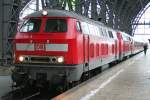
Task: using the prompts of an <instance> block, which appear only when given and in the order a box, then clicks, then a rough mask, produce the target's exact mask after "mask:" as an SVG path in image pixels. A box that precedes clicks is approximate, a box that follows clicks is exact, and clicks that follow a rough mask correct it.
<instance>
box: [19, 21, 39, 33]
mask: <svg viewBox="0 0 150 100" xmlns="http://www.w3.org/2000/svg"><path fill="white" fill-rule="evenodd" d="M40 26H41V19H29V20H26V21H25V22H24V23H23V25H22V26H21V28H20V32H39V30H40Z"/></svg>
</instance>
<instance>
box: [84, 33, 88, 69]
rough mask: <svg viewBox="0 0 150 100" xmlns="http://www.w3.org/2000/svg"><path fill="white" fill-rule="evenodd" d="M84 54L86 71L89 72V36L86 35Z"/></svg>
mask: <svg viewBox="0 0 150 100" xmlns="http://www.w3.org/2000/svg"><path fill="white" fill-rule="evenodd" d="M83 48H84V49H83V52H84V53H83V54H84V63H85V66H84V71H88V70H89V35H86V34H84V36H83Z"/></svg>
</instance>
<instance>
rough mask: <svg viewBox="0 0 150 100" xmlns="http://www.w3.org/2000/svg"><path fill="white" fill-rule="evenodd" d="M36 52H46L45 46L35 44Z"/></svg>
mask: <svg viewBox="0 0 150 100" xmlns="http://www.w3.org/2000/svg"><path fill="white" fill-rule="evenodd" d="M35 50H37V51H44V50H45V44H39V43H37V44H35Z"/></svg>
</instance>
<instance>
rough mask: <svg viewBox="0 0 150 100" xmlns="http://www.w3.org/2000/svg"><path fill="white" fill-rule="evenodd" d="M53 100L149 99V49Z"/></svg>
mask: <svg viewBox="0 0 150 100" xmlns="http://www.w3.org/2000/svg"><path fill="white" fill-rule="evenodd" d="M52 100H150V50H148V51H147V55H144V52H141V53H139V54H137V55H135V56H133V57H131V58H129V59H127V60H125V61H123V62H121V63H119V64H117V65H115V66H113V67H112V68H110V69H107V70H105V71H103V72H102V73H100V74H99V75H97V76H95V77H93V78H92V79H89V80H88V81H86V82H84V83H82V84H80V85H78V86H77V87H75V88H72V89H70V90H68V91H66V92H65V93H63V94H61V95H59V96H57V97H54V98H53V99H52Z"/></svg>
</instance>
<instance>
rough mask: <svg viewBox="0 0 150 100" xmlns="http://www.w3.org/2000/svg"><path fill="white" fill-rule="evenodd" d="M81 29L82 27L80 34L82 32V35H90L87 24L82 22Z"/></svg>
mask: <svg viewBox="0 0 150 100" xmlns="http://www.w3.org/2000/svg"><path fill="white" fill-rule="evenodd" d="M81 27H82V32H83V34H90V33H89V29H88V24H87V23H85V22H82V23H81Z"/></svg>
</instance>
